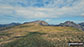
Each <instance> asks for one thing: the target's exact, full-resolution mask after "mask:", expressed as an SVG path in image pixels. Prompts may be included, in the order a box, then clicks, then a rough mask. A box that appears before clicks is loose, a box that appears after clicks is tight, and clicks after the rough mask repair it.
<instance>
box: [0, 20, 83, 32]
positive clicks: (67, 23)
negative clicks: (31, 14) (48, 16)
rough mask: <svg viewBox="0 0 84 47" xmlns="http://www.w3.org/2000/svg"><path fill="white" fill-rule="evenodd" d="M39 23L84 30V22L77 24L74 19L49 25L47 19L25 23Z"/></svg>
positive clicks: (11, 24) (4, 25)
mask: <svg viewBox="0 0 84 47" xmlns="http://www.w3.org/2000/svg"><path fill="white" fill-rule="evenodd" d="M32 23H33V24H39V25H44V26H63V27H74V28H77V29H80V30H84V22H82V23H79V24H76V23H74V22H73V21H66V22H64V23H60V24H58V25H49V24H48V23H47V22H45V21H40V20H38V21H32V22H25V23H23V24H32ZM18 25H20V23H10V24H3V25H2V24H0V27H11V26H18Z"/></svg>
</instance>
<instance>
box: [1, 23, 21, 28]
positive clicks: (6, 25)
mask: <svg viewBox="0 0 84 47" xmlns="http://www.w3.org/2000/svg"><path fill="white" fill-rule="evenodd" d="M17 25H20V23H10V24H0V27H10V26H17Z"/></svg>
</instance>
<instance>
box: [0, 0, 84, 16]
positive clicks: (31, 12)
mask: <svg viewBox="0 0 84 47" xmlns="http://www.w3.org/2000/svg"><path fill="white" fill-rule="evenodd" d="M59 2H60V1H59ZM69 2H70V1H69ZM62 3H64V2H62ZM13 11H15V12H16V13H15V16H16V17H20V16H22V17H24V18H57V17H60V16H70V15H71V16H76V15H77V16H78V15H79V16H80V14H81V13H83V12H84V0H81V2H80V3H78V4H76V5H74V6H72V7H69V6H64V7H62V8H58V7H55V8H48V7H44V8H35V7H18V6H15V7H14V6H11V5H2V6H0V13H3V14H11V15H12V14H13ZM82 15H83V14H82Z"/></svg>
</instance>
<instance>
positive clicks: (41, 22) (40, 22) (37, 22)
mask: <svg viewBox="0 0 84 47" xmlns="http://www.w3.org/2000/svg"><path fill="white" fill-rule="evenodd" d="M29 23H30V24H31V23H34V24H40V25H46V26H47V25H48V23H47V22H45V21H40V20H38V21H33V22H25V23H24V24H29Z"/></svg>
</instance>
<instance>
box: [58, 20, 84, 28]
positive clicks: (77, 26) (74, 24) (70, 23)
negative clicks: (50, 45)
mask: <svg viewBox="0 0 84 47" xmlns="http://www.w3.org/2000/svg"><path fill="white" fill-rule="evenodd" d="M59 25H60V26H67V27H74V28H77V29H81V30H84V28H83V27H82V26H81V25H79V24H76V23H74V22H72V21H66V22H64V23H61V24H59Z"/></svg>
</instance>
